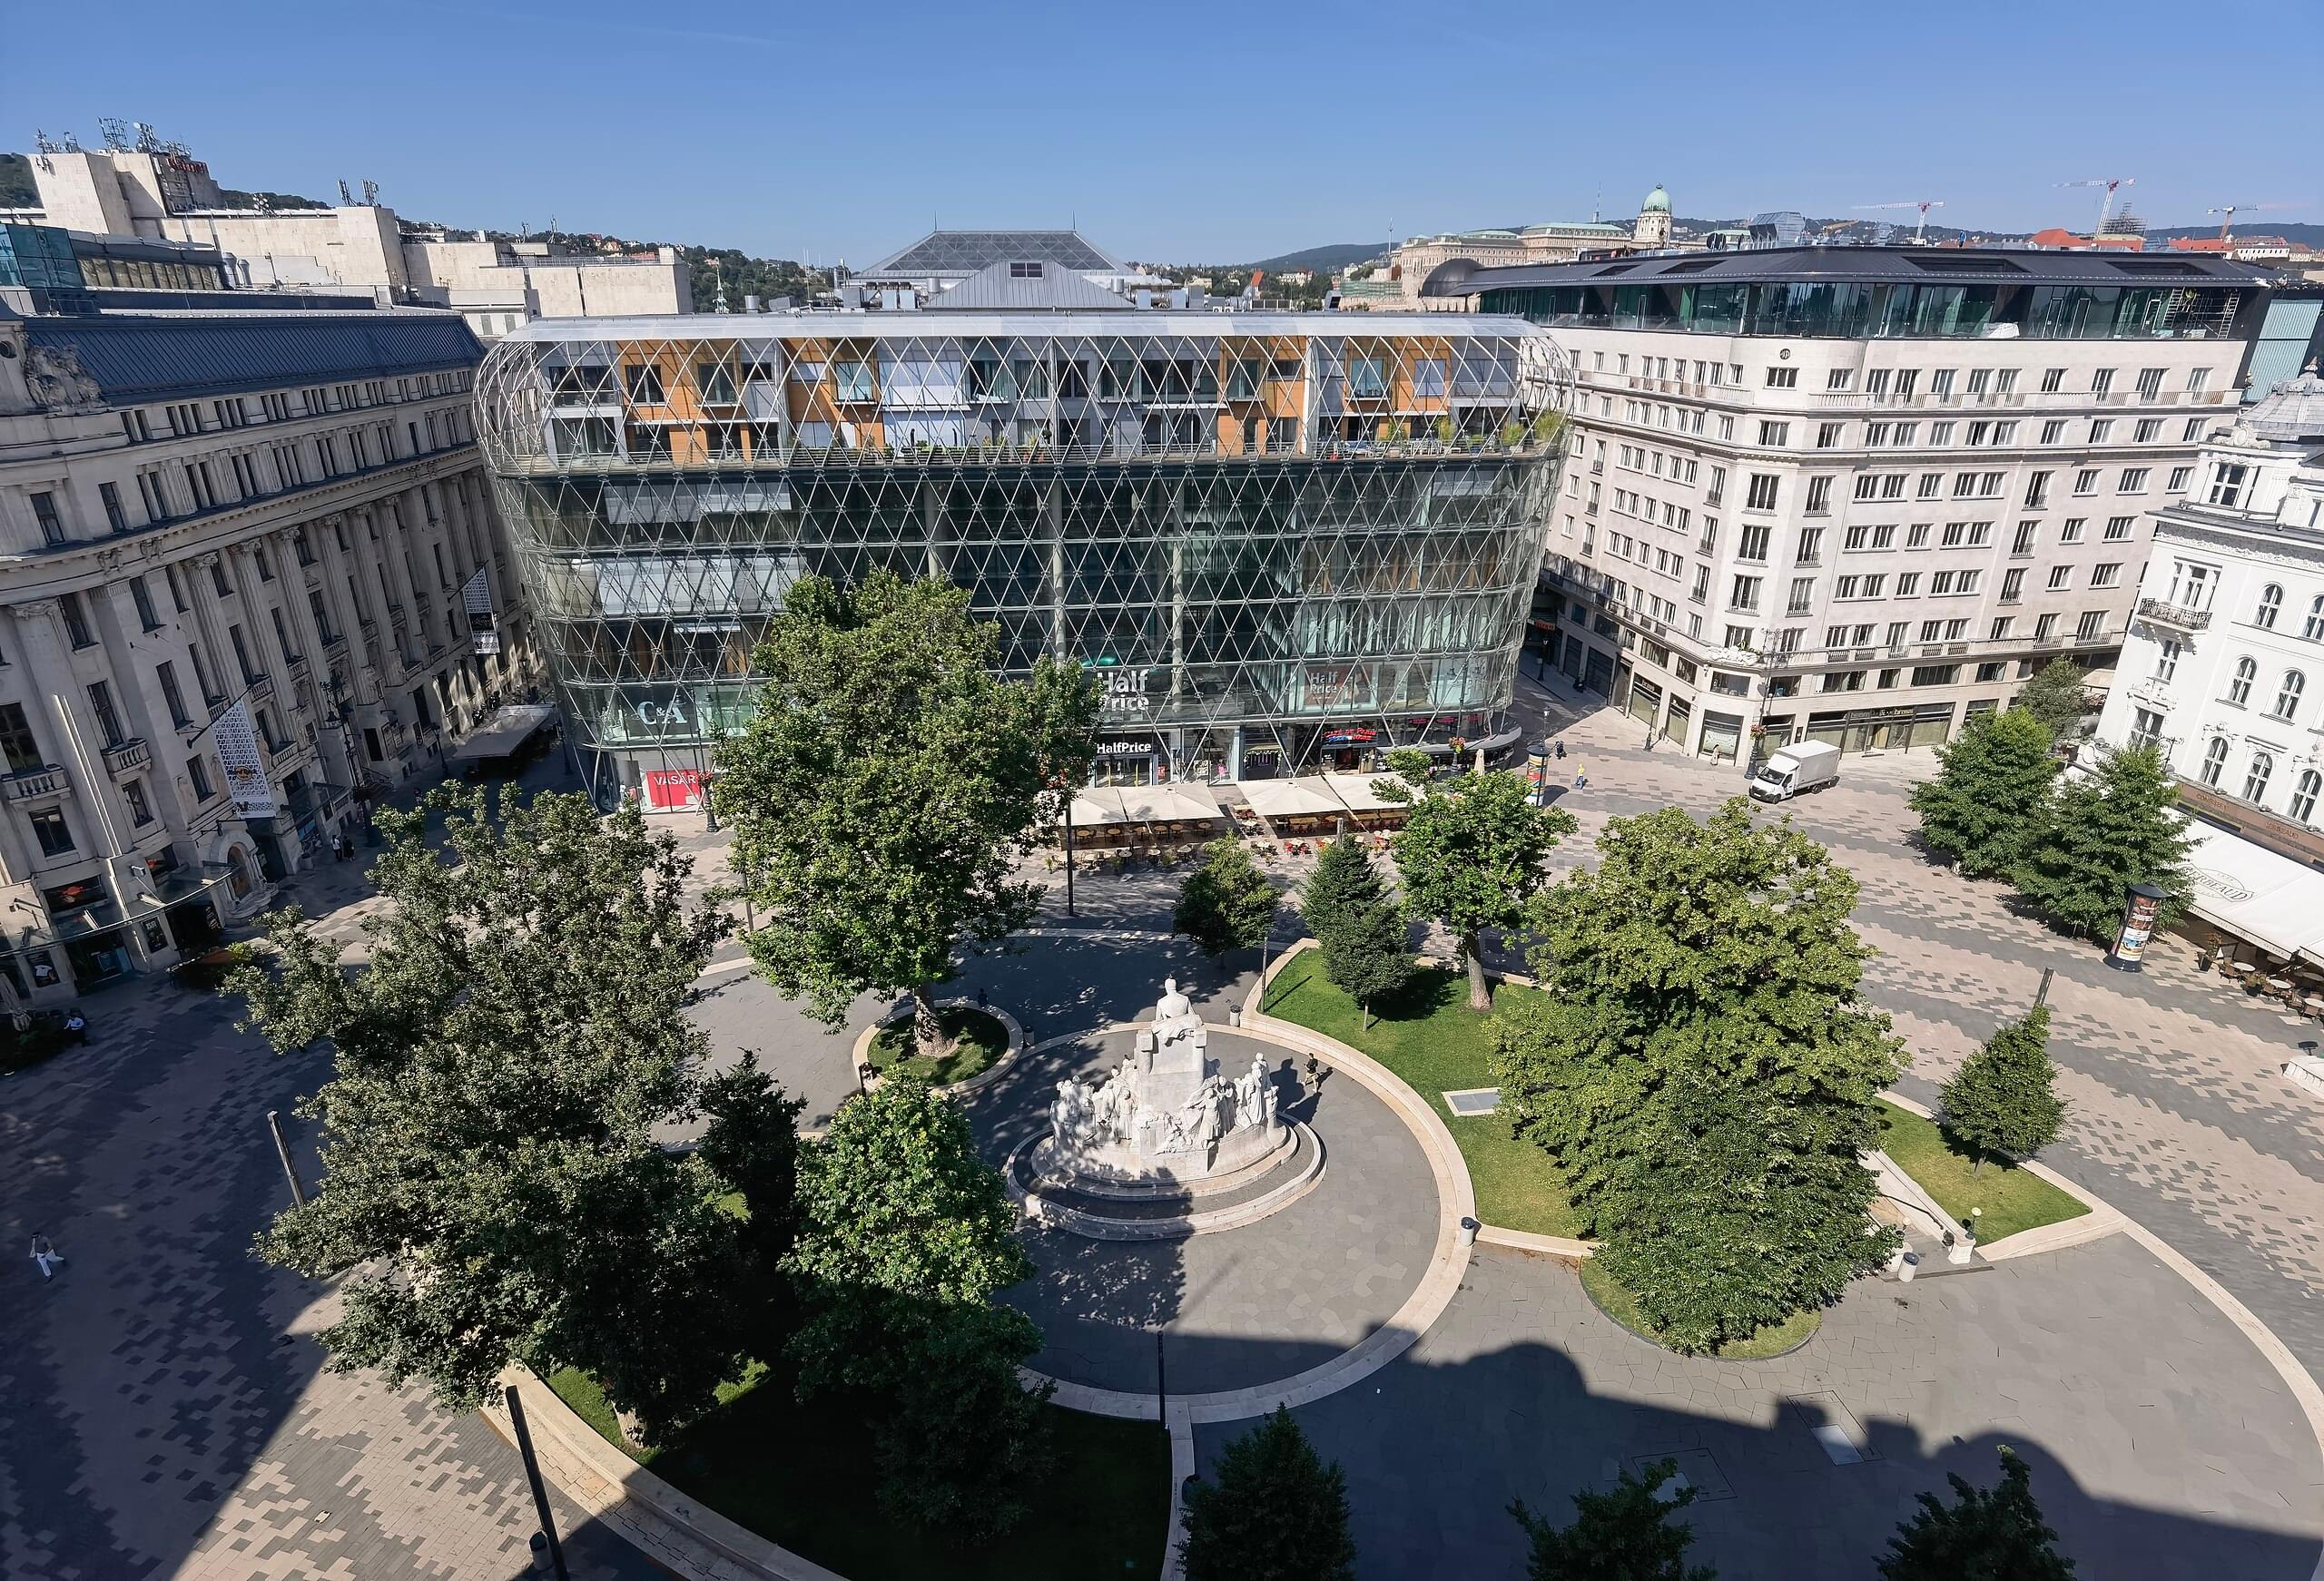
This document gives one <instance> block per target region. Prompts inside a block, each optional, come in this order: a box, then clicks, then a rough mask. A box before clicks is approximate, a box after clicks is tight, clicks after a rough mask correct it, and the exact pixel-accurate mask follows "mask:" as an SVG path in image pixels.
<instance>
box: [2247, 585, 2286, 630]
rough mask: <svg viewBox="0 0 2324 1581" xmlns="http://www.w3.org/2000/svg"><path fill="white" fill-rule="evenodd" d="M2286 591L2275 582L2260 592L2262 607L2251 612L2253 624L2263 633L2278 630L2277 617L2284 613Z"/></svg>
mask: <svg viewBox="0 0 2324 1581" xmlns="http://www.w3.org/2000/svg"><path fill="white" fill-rule="evenodd" d="M2283 609H2284V590H2283V588H2282V587H2281V586H2280V584H2276V583H2273V582H2270V583H2269V584H2268V585H2267V586H2265V587H2263V588H2261V589H2260V607H2259V608H2257V609H2255V610H2253V611H2252V612H2251V624H2253V625H2255V626H2258V627H2259V628H2260V630H2261V631H2263V632H2271V631H2274V630H2275V629H2276V617H2277V616H2278V615H2280V614H2282V613H2283Z"/></svg>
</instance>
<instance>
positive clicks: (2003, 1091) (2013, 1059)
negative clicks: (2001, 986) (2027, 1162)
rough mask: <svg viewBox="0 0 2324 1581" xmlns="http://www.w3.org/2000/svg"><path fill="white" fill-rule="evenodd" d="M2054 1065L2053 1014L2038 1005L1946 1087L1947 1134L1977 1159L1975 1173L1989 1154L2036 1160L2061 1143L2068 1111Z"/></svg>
mask: <svg viewBox="0 0 2324 1581" xmlns="http://www.w3.org/2000/svg"><path fill="white" fill-rule="evenodd" d="M2057 1080H2058V1070H2057V1066H2055V1065H2052V1064H2051V1063H2050V1012H2049V1009H2048V1008H2047V1007H2044V1006H2040V1005H2036V1006H2035V1007H2033V1009H2031V1010H2029V1011H2027V1012H2026V1013H2025V1014H2024V1016H2020V1017H2018V1018H2017V1019H2016V1020H2014V1021H2009V1022H2004V1024H2003V1025H2002V1026H2001V1027H2000V1029H1999V1030H1997V1031H1995V1032H1994V1035H1993V1036H1991V1037H1990V1038H1988V1039H1986V1040H1985V1045H1984V1047H1982V1048H1980V1049H1978V1050H1977V1052H1976V1053H1974V1054H1973V1055H1971V1056H1969V1057H1968V1058H1967V1059H1966V1060H1965V1061H1963V1062H1962V1065H1961V1068H1960V1069H1959V1070H1957V1071H1955V1073H1954V1075H1953V1079H1952V1080H1951V1081H1949V1082H1947V1083H1945V1094H1944V1100H1943V1102H1944V1106H1943V1108H1942V1109H1941V1111H1940V1114H1941V1115H1942V1116H1943V1118H1944V1122H1945V1130H1947V1131H1949V1132H1951V1133H1952V1134H1953V1135H1954V1136H1955V1137H1956V1138H1957V1139H1958V1140H1960V1141H1961V1142H1963V1143H1965V1144H1967V1145H1968V1146H1969V1147H1970V1148H1971V1149H1972V1150H1973V1151H1974V1154H1975V1156H1976V1162H1975V1163H1974V1164H1972V1165H1971V1173H1974V1172H1975V1171H1976V1170H1979V1169H1982V1168H1984V1163H1985V1155H1986V1154H2000V1155H2001V1156H2002V1157H2004V1158H2031V1157H2032V1156H2033V1154H2036V1153H2039V1152H2040V1151H2041V1150H2042V1149H2043V1148H2044V1147H2047V1146H2048V1145H2049V1144H2051V1143H2052V1142H2053V1141H2055V1140H2056V1139H2057V1134H2058V1127H2059V1126H2060V1125H2061V1124H2063V1123H2064V1120H2065V1114H2066V1106H2065V1105H2064V1103H2063V1101H2061V1100H2060V1098H2059V1097H2058V1094H2057Z"/></svg>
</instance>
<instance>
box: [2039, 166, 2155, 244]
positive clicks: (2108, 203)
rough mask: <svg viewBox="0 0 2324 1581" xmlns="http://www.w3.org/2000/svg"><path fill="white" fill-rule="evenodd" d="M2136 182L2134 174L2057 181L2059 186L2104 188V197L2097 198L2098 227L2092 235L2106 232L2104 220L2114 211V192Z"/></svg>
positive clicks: (2110, 216)
mask: <svg viewBox="0 0 2324 1581" xmlns="http://www.w3.org/2000/svg"><path fill="white" fill-rule="evenodd" d="M2137 184H2138V177H2136V176H2092V177H2091V178H2090V179H2089V180H2088V181H2082V182H2059V183H2058V185H2059V186H2061V187H2103V188H2105V189H2106V195H2105V197H2103V198H2102V199H2101V200H2099V203H2098V229H2097V230H2095V231H2092V232H2091V235H2093V237H2096V236H2102V235H2104V234H2105V233H2106V221H2108V220H2109V219H2110V218H2112V215H2113V212H2114V193H2115V192H2116V191H2118V190H2119V189H2121V188H2123V187H2129V186H2135V185H2137Z"/></svg>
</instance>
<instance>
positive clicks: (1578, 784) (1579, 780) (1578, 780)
mask: <svg viewBox="0 0 2324 1581" xmlns="http://www.w3.org/2000/svg"><path fill="white" fill-rule="evenodd" d="M1573 788H1574V789H1575V790H1589V789H1590V776H1589V775H1587V774H1576V775H1575V776H1574V777H1573Z"/></svg>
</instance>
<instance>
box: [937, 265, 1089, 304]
mask: <svg viewBox="0 0 2324 1581" xmlns="http://www.w3.org/2000/svg"><path fill="white" fill-rule="evenodd" d="M1028 270H1029V272H1024V271H1028ZM930 305H931V307H933V308H935V309H937V310H938V311H939V312H957V311H959V310H960V309H984V310H987V311H993V310H1002V311H1005V310H1009V309H1016V310H1018V311H1020V312H1029V313H1038V312H1053V313H1059V312H1075V311H1079V312H1092V313H1106V312H1114V313H1127V312H1131V311H1134V310H1135V309H1133V308H1132V307H1131V305H1130V303H1129V301H1128V299H1126V298H1123V297H1119V296H1117V295H1115V294H1114V293H1113V292H1112V291H1109V290H1106V288H1105V287H1103V286H1096V285H1091V284H1090V283H1089V281H1088V277H1086V276H1084V275H1083V274H1081V273H1080V272H1079V271H1078V270H1071V269H1065V268H1061V267H1059V265H1057V264H1053V263H1049V262H1048V261H1046V260H1041V259H1015V258H1012V259H1009V260H1007V261H1005V262H1001V263H992V264H987V265H986V266H985V267H984V268H982V269H980V270H977V272H976V273H974V274H972V275H970V277H969V278H968V279H966V280H962V281H961V282H960V284H959V285H956V286H954V287H953V288H952V289H951V290H949V291H946V292H944V293H943V294H942V295H941V296H939V297H937V298H935V299H934V300H932V301H931V304H930Z"/></svg>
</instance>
